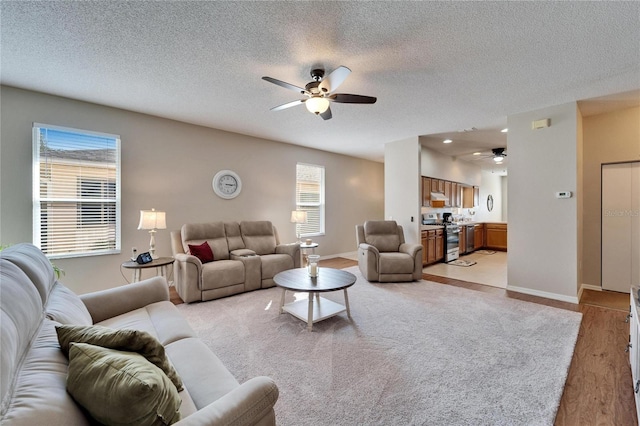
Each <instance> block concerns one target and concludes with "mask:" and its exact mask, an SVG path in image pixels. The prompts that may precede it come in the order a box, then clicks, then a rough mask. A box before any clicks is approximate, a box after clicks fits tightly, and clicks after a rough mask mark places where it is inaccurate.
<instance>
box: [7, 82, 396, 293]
mask: <svg viewBox="0 0 640 426" xmlns="http://www.w3.org/2000/svg"><path fill="white" fill-rule="evenodd" d="M0 101H1V105H0V106H1V110H2V116H1V135H0V142H1V145H0V161H1V163H0V164H1V170H0V188H1V192H0V243H2V244H9V243H18V242H25V241H26V242H31V241H32V205H31V200H32V195H31V185H32V183H31V182H32V176H31V173H32V172H31V163H32V153H31V128H32V123H33V122H39V123H45V124H52V125H58V126H67V127H73V128H78V129H85V130H92V131H98V132H106V133H114V134H119V135H120V136H121V139H122V253H121V254H120V255H105V256H90V257H81V258H74V259H58V260H56V261H55V263H56V264H57V265H59V266H60V267H62V268H63V269H65V270H66V276H65V277H64V279H63V280H62V281H63V282H64V283H65V284H67V285H68V286H69V287H70V288H72V289H73V290H74V291H76V292H78V293H85V292H89V291H93V290H98V289H104V288H109V287H113V286H118V285H123V284H125V283H126V282H127V281H126V280H128V279H130V274H129V272H128V271H126V270H124V271H121V268H120V264H121V263H122V262H124V261H126V260H127V257H128V256H130V251H131V247H134V246H135V247H137V248H138V250H139V251H140V250H143V249H146V248H148V245H149V234H148V233H147V232H146V231H138V230H137V229H136V228H137V225H138V219H139V210H141V209H150V208H152V207H153V208H155V209H157V210H163V211H166V212H167V227H168V228H169V229H167V230H160V231H158V233H157V234H156V248H157V253H158V254H159V255H160V256H167V255H170V254H171V247H170V242H169V231H170V230H174V229H179V228H180V227H181V226H182V224H184V223H188V222H207V221H215V220H237V221H240V220H271V221H272V222H273V223H274V225H275V226H276V227H277V228H278V231H279V234H280V238H281V240H282V241H283V242H291V241H295V229H294V226H293V224H291V223H289V216H290V212H291V210H292V209H294V208H295V177H296V163H297V162H304V163H310V164H317V165H322V166H325V170H326V174H325V176H326V206H327V207H326V235H325V236H320V237H314V241H316V242H318V243H320V247H319V249H318V253H319V254H320V255H323V256H330V255H335V254H340V253H348V252H354V251H355V250H356V246H355V231H354V226H355V225H356V224H357V223H362V222H364V221H365V220H367V219H382V218H383V217H384V169H383V164H381V163H376V162H371V161H367V160H362V159H358V158H353V157H348V156H344V155H338V154H332V153H328V152H324V151H319V150H314V149H309V148H303V147H299V146H295V145H290V144H284V143H279V142H275V141H271V140H265V139H258V138H255V137H250V136H245V135H240V134H235V133H229V132H224V131H221V130H217V129H211V128H206V127H200V126H195V125H191V124H186V123H182V122H178V121H173V120H168V119H164V118H159V117H154V116H149V115H144V114H138V113H134V112H130V111H125V110H120V109H116V108H110V107H105V106H101V105H96V104H90V103H86V102H80V101H75V100H70V99H66V98H61V97H57V96H51V95H46V94H41V93H36V92H30V91H25V90H20V89H16V88H12V87H6V86H3V87H2V88H1V93H0ZM247 120H250V117H247ZM274 125H277V122H274ZM221 169H231V170H234V171H235V172H237V173H238V174H239V175H240V177H241V179H242V185H243V189H242V193H241V194H240V195H239V196H238V197H237V198H235V199H233V200H223V199H221V198H218V197H217V196H216V195H215V194H214V192H213V189H212V187H211V180H212V178H213V175H214V174H215V173H216V172H217V171H219V170H221ZM123 274H124V275H123ZM149 274H150V272H145V274H144V275H143V278H145V277H147V276H149Z"/></svg>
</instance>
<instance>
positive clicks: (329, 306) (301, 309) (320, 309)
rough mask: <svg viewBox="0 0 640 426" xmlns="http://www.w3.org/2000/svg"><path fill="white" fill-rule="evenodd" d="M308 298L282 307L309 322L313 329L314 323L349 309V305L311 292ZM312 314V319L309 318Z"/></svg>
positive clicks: (308, 326) (284, 310) (283, 309)
mask: <svg viewBox="0 0 640 426" xmlns="http://www.w3.org/2000/svg"><path fill="white" fill-rule="evenodd" d="M309 297H310V298H311V303H309V300H308V299H301V300H297V301H295V302H291V303H287V304H286V305H284V306H283V307H282V311H283V312H288V313H290V314H291V315H293V316H294V317H296V318H299V319H300V320H302V321H304V322H306V323H307V328H308V329H309V330H311V327H312V325H313V324H314V323H316V322H318V321H322V320H325V319H327V318H331V317H333V316H336V315H338V314H340V313H342V312H345V311H347V307H346V306H344V305H341V304H339V303H336V302H334V301H332V300H329V299H325V298H324V297H318V296H315V297H314V296H313V294H309ZM310 316H311V319H310V318H309V317H310Z"/></svg>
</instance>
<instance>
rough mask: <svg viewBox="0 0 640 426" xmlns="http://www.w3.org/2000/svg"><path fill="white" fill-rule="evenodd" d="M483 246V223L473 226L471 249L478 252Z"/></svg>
mask: <svg viewBox="0 0 640 426" xmlns="http://www.w3.org/2000/svg"><path fill="white" fill-rule="evenodd" d="M483 246H484V223H476V224H475V225H473V249H474V250H478V249H480V248H482V247H483Z"/></svg>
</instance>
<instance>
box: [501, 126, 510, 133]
mask: <svg viewBox="0 0 640 426" xmlns="http://www.w3.org/2000/svg"><path fill="white" fill-rule="evenodd" d="M500 131H501V132H502V133H507V132H508V131H509V129H508V128H506V127H505V128H504V129H502V130H500Z"/></svg>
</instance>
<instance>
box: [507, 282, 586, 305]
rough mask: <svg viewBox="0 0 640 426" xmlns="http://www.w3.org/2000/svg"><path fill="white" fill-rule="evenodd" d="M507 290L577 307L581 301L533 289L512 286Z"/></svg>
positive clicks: (572, 297)
mask: <svg viewBox="0 0 640 426" xmlns="http://www.w3.org/2000/svg"><path fill="white" fill-rule="evenodd" d="M506 290H507V291H514V292H516V293H523V294H529V295H531V296H538V297H544V298H545V299H553V300H559V301H561V302H569V303H573V304H576V305H577V304H578V300H579V299H578V298H577V297H576V296H565V295H564V294H557V293H549V292H547V291H540V290H534V289H531V288H524V287H515V286H510V285H507V289H506Z"/></svg>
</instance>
